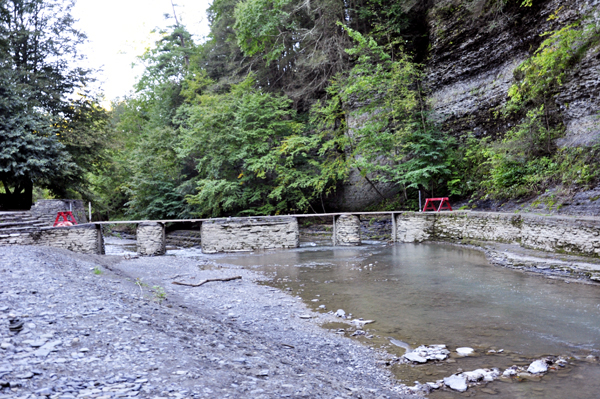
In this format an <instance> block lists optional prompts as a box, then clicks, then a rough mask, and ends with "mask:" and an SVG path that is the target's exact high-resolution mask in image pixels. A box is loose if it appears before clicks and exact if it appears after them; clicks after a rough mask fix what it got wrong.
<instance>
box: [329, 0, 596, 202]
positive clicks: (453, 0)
mask: <svg viewBox="0 0 600 399" xmlns="http://www.w3.org/2000/svg"><path fill="white" fill-rule="evenodd" d="M501 3H503V4H505V5H504V7H498V10H496V11H493V10H490V9H489V8H490V7H494V5H496V6H497V5H498V4H501ZM521 3H522V1H520V0H499V1H485V0H431V1H430V4H429V5H428V6H423V9H424V10H425V11H424V13H425V17H424V18H425V20H426V32H423V33H424V36H428V37H429V48H428V49H427V50H423V53H422V54H419V55H418V58H423V59H424V61H423V62H424V63H425V66H426V87H427V91H428V96H429V101H430V103H431V106H432V108H433V111H434V113H433V115H434V118H436V120H437V121H438V122H441V124H442V129H443V131H445V132H447V133H448V134H451V135H453V136H456V137H461V136H464V135H467V134H472V135H473V136H475V137H478V138H483V137H493V138H499V137H502V136H503V135H504V134H505V133H506V132H507V131H508V130H509V129H510V128H511V127H513V126H515V125H516V124H518V123H519V120H520V117H519V116H510V117H505V116H502V113H501V111H502V108H503V106H504V104H505V103H506V101H507V99H508V90H509V88H510V87H511V86H512V84H514V83H515V82H516V80H515V76H514V72H515V69H516V68H517V67H518V66H519V65H520V64H521V63H522V62H523V61H525V60H527V59H528V58H529V57H531V56H532V55H533V54H534V53H535V51H536V50H537V49H538V48H539V46H540V44H541V43H542V41H543V40H544V38H545V37H544V36H542V35H543V34H544V33H545V32H551V31H555V30H558V29H561V28H563V27H565V26H567V25H569V24H572V23H577V22H582V23H584V24H588V23H595V24H596V25H597V26H598V27H600V0H534V1H533V6H532V7H522V6H521ZM478 7H479V8H480V9H479V10H478ZM486 7H487V9H486ZM548 109H549V113H551V115H552V120H553V122H555V123H557V124H563V125H564V127H565V135H564V137H562V138H561V139H559V140H558V142H557V144H558V145H559V146H590V145H592V144H595V143H600V44H596V45H595V46H592V47H591V48H589V49H588V51H587V52H586V53H585V54H584V55H583V57H581V59H580V60H579V61H578V62H577V63H576V64H575V65H574V66H573V67H572V69H571V70H569V71H567V73H566V76H565V78H564V79H563V84H562V85H561V86H560V88H559V90H558V93H556V95H555V96H554V104H549V106H548ZM357 123H360V120H354V119H352V120H348V125H349V126H350V127H352V126H354V125H356V124H357ZM382 162H386V161H385V160H382ZM367 177H370V176H367ZM371 180H372V181H373V183H370V182H369V181H368V180H367V179H365V178H364V177H363V176H361V174H360V173H359V172H358V171H352V172H351V173H350V176H349V178H348V180H347V182H346V183H345V184H344V185H343V186H342V187H340V188H339V190H338V192H337V194H336V196H335V199H334V200H333V201H332V204H331V205H332V206H333V207H334V208H336V209H339V210H347V211H353V210H364V209H365V208H366V207H368V206H370V205H373V204H376V203H378V202H380V201H381V200H382V199H383V198H391V197H394V196H395V195H397V194H398V192H399V191H400V190H399V187H397V186H396V185H394V184H382V183H377V182H376V181H375V179H374V178H373V177H372V176H371Z"/></svg>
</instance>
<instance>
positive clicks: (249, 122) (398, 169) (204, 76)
mask: <svg viewBox="0 0 600 399" xmlns="http://www.w3.org/2000/svg"><path fill="white" fill-rule="evenodd" d="M19 1H21V0H19ZM22 1H25V0H22ZM28 1H30V2H34V1H33V0H28ZM40 1H41V0H40ZM577 1H578V0H569V4H570V5H571V6H572V7H573V8H574V9H575V8H577V7H578V5H577V4H578V3H577ZM13 2H15V3H16V2H17V0H13ZM34 3H35V2H34ZM554 3H555V2H553V1H550V0H430V1H426V2H422V1H415V0H400V1H388V0H356V1H349V2H347V1H337V0H316V1H299V0H243V1H239V0H214V2H213V4H212V5H211V7H210V9H209V11H208V16H209V21H210V24H211V34H210V36H209V37H208V38H207V40H205V41H204V42H201V43H200V42H197V41H195V40H194V38H192V37H191V35H190V34H189V33H188V32H187V31H186V29H185V26H183V25H181V24H179V23H178V20H177V16H175V15H174V16H173V18H171V20H172V21H173V23H172V25H171V26H169V27H167V28H166V29H164V31H162V32H161V34H162V38H161V40H159V41H158V42H157V43H156V44H155V46H154V47H153V48H151V49H149V50H148V51H147V52H146V53H145V54H144V55H143V56H142V57H141V58H140V62H141V63H143V65H144V66H145V72H144V74H143V76H141V78H140V79H139V81H138V83H137V85H136V87H135V92H134V93H133V94H132V95H131V96H130V97H128V98H126V99H124V100H123V101H121V102H119V103H117V104H114V107H113V110H112V111H111V114H110V115H109V117H110V120H107V119H106V118H104V119H102V118H100V117H97V118H96V119H92V120H93V121H95V122H94V126H93V129H88V130H87V132H90V131H103V132H108V133H107V134H108V136H106V137H107V138H106V141H105V143H104V144H105V145H104V146H101V148H100V147H99V148H100V149H99V151H98V152H97V155H98V157H99V161H95V162H94V165H97V166H96V167H95V168H93V169H89V170H87V172H86V173H85V175H84V177H85V182H87V183H86V186H85V189H81V190H79V192H80V193H82V195H83V196H85V197H86V198H92V199H93V200H94V202H95V203H96V209H99V210H100V213H101V217H103V218H107V217H121V216H127V217H138V218H173V217H190V216H222V215H242V214H283V213H290V212H310V213H312V212H323V211H330V210H333V209H334V208H335V206H336V204H338V202H336V201H335V200H334V199H335V196H336V195H338V193H340V188H341V187H343V186H344V184H348V178H349V175H350V173H351V172H352V173H359V174H360V176H361V179H362V180H361V181H362V182H363V183H364V184H365V185H368V186H369V187H372V188H373V189H374V191H376V192H377V193H378V195H379V197H378V201H376V203H373V205H372V206H373V207H378V208H393V209H411V210H414V209H416V208H417V204H416V202H417V198H418V192H419V190H421V192H422V193H423V194H424V195H425V196H432V195H434V196H440V195H443V196H453V197H454V198H455V199H458V198H460V199H471V200H477V199H481V198H491V199H495V200H507V199H513V198H527V197H531V196H534V195H536V194H539V193H542V192H544V191H545V190H546V189H547V188H549V187H557V186H558V187H561V188H562V189H563V190H580V189H584V188H586V187H591V186H594V185H595V184H596V183H597V182H598V177H599V173H600V172H598V170H597V168H595V167H593V165H594V164H595V163H596V162H597V158H598V153H599V151H600V150H599V149H598V148H597V147H595V146H593V145H592V146H591V147H590V146H587V147H581V146H579V147H566V146H562V147H561V146H558V145H557V139H559V138H561V137H562V136H564V135H565V125H564V122H563V119H562V116H561V115H562V114H561V113H562V112H563V111H564V109H565V107H568V104H567V105H565V104H560V103H559V102H558V101H557V94H558V93H559V92H560V90H561V87H562V85H563V83H564V82H565V81H566V80H567V79H569V77H570V75H569V74H570V71H571V70H572V69H573V67H574V65H577V64H578V63H579V62H580V61H581V60H582V59H584V57H588V58H589V56H590V54H594V52H598V51H600V50H599V43H600V26H599V23H598V18H597V16H595V14H593V13H592V14H589V13H588V14H589V15H588V14H582V15H576V16H575V17H574V16H573V15H574V14H573V12H572V10H567V9H565V8H564V7H563V6H560V5H556V7H555V5H554ZM559 3H560V2H559ZM571 3H572V4H571ZM547 9H551V11H552V13H551V14H550V15H547V13H546V10H547ZM578 9H582V8H581V7H579V8H578ZM565 16H567V17H565ZM527 18H529V19H527ZM525 20H530V21H544V24H543V25H540V27H541V26H543V27H544V28H543V29H545V31H544V33H543V34H542V35H541V36H540V35H539V34H536V35H535V36H534V37H525V39H526V40H529V41H523V40H525V39H518V40H521V41H523V43H526V44H527V46H528V49H527V50H526V56H525V57H524V58H523V57H522V58H523V59H522V60H521V61H520V63H519V65H518V67H517V68H516V69H514V71H513V72H511V77H510V85H509V86H510V87H509V88H507V90H506V91H505V92H504V93H503V94H502V95H501V98H499V100H498V104H499V105H497V106H494V108H492V109H491V110H490V111H489V116H488V117H487V119H486V120H485V123H486V124H487V126H495V127H496V129H495V130H494V133H493V134H491V133H490V134H483V135H482V134H480V133H478V132H477V129H478V126H475V127H473V129H472V130H469V129H468V128H467V129H465V128H464V126H468V124H467V125H465V124H464V123H463V125H462V126H463V129H462V130H460V129H454V128H453V127H452V126H451V125H450V124H449V122H448V118H447V117H446V116H444V115H439V114H438V111H437V108H436V106H435V104H434V101H433V94H432V93H433V90H435V89H436V85H438V86H439V84H440V83H439V82H441V81H443V80H444V79H445V81H447V82H450V83H452V82H453V81H455V80H457V79H462V77H463V76H468V75H474V74H476V73H480V72H481V71H476V70H469V69H468V68H467V69H466V70H462V71H459V70H458V69H457V71H456V73H455V75H453V72H452V68H453V66H454V65H453V63H454V64H457V65H458V64H460V59H457V60H455V61H452V57H453V56H456V54H459V52H457V51H455V49H460V48H462V47H464V46H468V45H469V43H468V42H469V40H470V37H471V36H473V35H475V36H476V37H477V38H478V39H477V40H480V41H481V42H482V44H481V45H480V48H484V49H485V48H486V47H485V40H486V38H487V37H493V36H499V37H500V36H501V35H502V34H504V33H506V31H510V30H515V31H516V30H519V29H520V28H519V21H525ZM533 28H534V29H535V28H536V27H535V26H534V27H533ZM502 29H504V31H503V30H502ZM465 32H466V33H465ZM503 32H504V33H503ZM461 34H462V35H463V36H460V35H461ZM523 35H525V36H527V34H526V33H524V34H523ZM530 36H531V35H530ZM502 37H504V36H502ZM455 40H460V42H457V43H455V42H454V41H455ZM473 40H476V39H473ZM473 40H471V41H473ZM515 48H516V47H515ZM495 50H497V49H493V48H488V50H486V51H490V52H493V51H495ZM453 54H454V55H453ZM462 56H464V54H463V55H462ZM496 56H497V57H500V58H502V57H504V58H507V57H511V56H513V54H500V55H498V54H497V55H496ZM467 58H468V57H467ZM475 58H476V60H475V61H474V62H475V64H477V65H480V66H481V65H485V60H481V58H482V57H481V56H476V57H475ZM483 58H485V54H484V56H483ZM592 58H593V57H592ZM477 59H479V60H480V61H478V60H477ZM440 65H442V66H440ZM448 65H449V66H448ZM436 68H437V69H436ZM482 68H483V67H482ZM461 74H462V75H461ZM440 76H442V77H443V79H442V78H440ZM436 82H437V83H436ZM459 83H460V82H459ZM463 95H465V94H464V93H463ZM467 95H468V93H467ZM476 95H477V93H475V92H473V93H472V96H473V98H476ZM7 98H8V97H7ZM36 109H37V108H36ZM61 115H62V114H61ZM89 115H93V114H89ZM463 119H464V120H467V122H468V120H469V118H463ZM102 121H104V122H102ZM461 123H462V122H461ZM36 134H39V133H36ZM82 137H84V136H82ZM90 137H92V138H93V137H96V136H94V135H91V136H90ZM59 141H60V140H59ZM63 141H64V144H63V145H68V142H67V141H66V140H63ZM59 144H60V143H59ZM70 154H71V155H70V156H71V158H70V159H72V160H73V161H74V163H75V164H76V165H77V164H78V165H79V168H81V165H82V164H83V163H82V162H77V159H76V154H77V153H76V152H73V151H71V152H70ZM103 160H108V162H104V161H103ZM67 161H68V159H65V162H67ZM0 172H2V170H1V169H0ZM39 182H42V180H39ZM36 184H39V183H38V181H36ZM41 185H42V186H43V185H44V184H41ZM381 187H393V188H394V189H393V190H391V191H388V192H384V191H383V190H382V189H381Z"/></svg>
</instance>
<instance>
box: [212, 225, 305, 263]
mask: <svg viewBox="0 0 600 399" xmlns="http://www.w3.org/2000/svg"><path fill="white" fill-rule="evenodd" d="M201 236H202V252H204V253H207V254H212V253H216V252H236V251H252V250H257V249H277V248H296V247H298V245H299V237H300V233H299V229H298V220H297V219H296V218H293V217H284V216H282V217H278V218H260V217H258V218H230V219H217V220H214V221H212V220H211V221H205V222H203V223H202V228H201Z"/></svg>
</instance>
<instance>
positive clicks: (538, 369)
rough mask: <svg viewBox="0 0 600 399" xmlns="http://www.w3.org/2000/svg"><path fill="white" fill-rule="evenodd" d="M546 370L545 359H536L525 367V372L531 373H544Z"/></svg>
mask: <svg viewBox="0 0 600 399" xmlns="http://www.w3.org/2000/svg"><path fill="white" fill-rule="evenodd" d="M546 371H548V365H547V364H546V361H545V360H536V361H534V362H533V363H531V364H530V365H529V367H528V368H527V372H528V373H531V374H539V373H545V372H546Z"/></svg>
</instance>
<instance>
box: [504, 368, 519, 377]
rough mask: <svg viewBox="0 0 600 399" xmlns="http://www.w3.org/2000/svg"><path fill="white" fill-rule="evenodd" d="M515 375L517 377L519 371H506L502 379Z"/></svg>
mask: <svg viewBox="0 0 600 399" xmlns="http://www.w3.org/2000/svg"><path fill="white" fill-rule="evenodd" d="M513 375H517V370H515V369H506V370H504V373H502V377H511V376H513Z"/></svg>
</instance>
